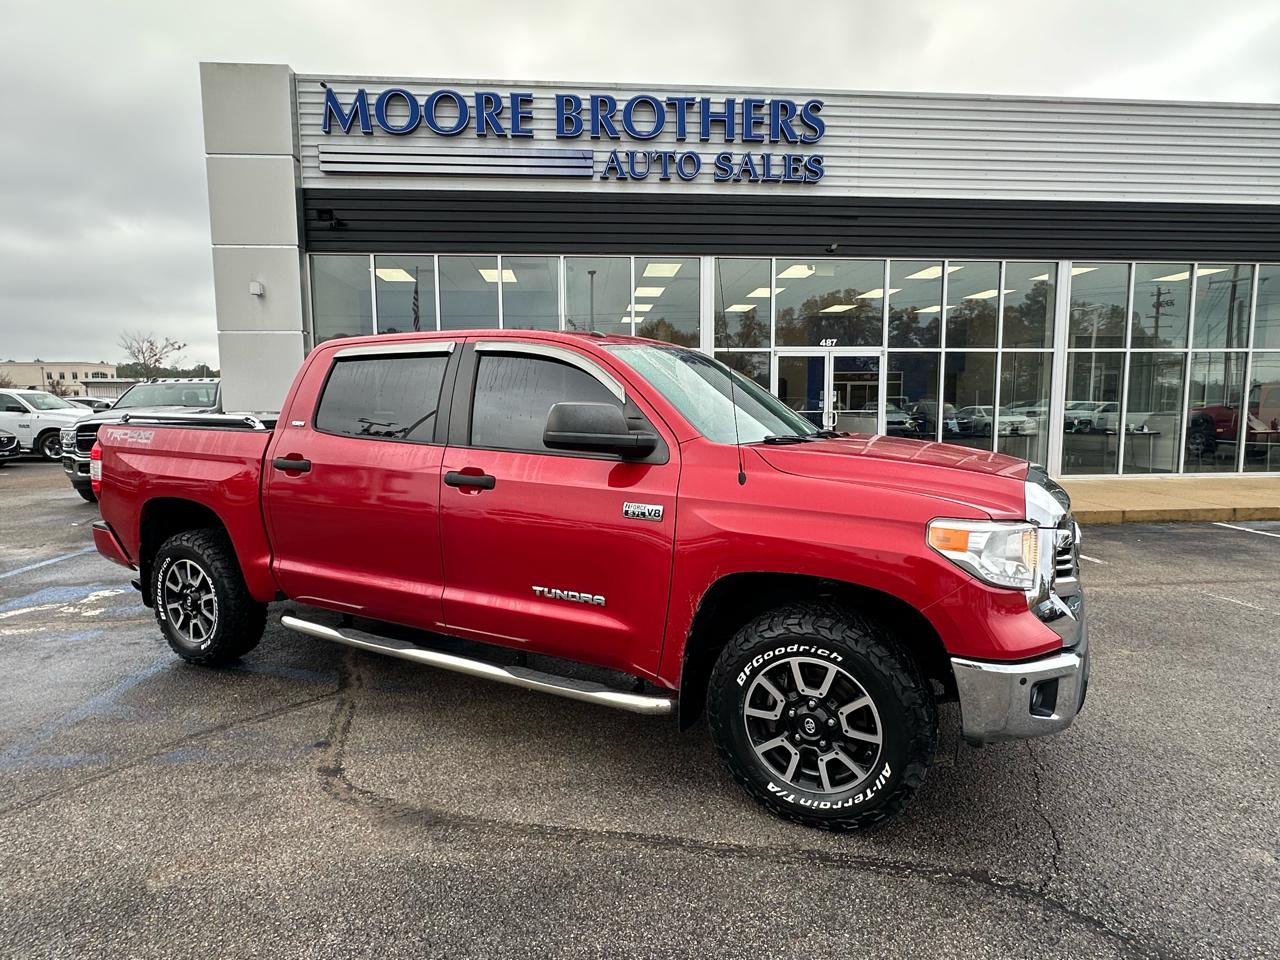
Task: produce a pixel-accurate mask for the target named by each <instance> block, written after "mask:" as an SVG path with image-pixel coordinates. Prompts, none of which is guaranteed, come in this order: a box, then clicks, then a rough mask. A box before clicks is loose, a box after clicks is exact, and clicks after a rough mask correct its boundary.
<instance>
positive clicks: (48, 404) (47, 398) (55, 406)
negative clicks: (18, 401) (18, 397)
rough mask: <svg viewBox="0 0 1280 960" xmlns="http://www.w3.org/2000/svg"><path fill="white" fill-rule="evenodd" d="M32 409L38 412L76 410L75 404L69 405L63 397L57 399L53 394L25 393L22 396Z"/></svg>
mask: <svg viewBox="0 0 1280 960" xmlns="http://www.w3.org/2000/svg"><path fill="white" fill-rule="evenodd" d="M22 397H23V399H24V400H26V401H27V403H28V404H30V405H31V406H32V407H34V408H35V409H37V410H67V409H71V410H74V409H76V405H75V404H74V403H67V401H66V400H63V399H62V398H61V397H55V396H54V395H53V394H52V393H25V394H23V395H22Z"/></svg>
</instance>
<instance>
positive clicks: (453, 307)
mask: <svg viewBox="0 0 1280 960" xmlns="http://www.w3.org/2000/svg"><path fill="white" fill-rule="evenodd" d="M497 326H498V258H497V257H441V258H440V329H441V330H470V329H472V328H479V329H488V328H495V327H497Z"/></svg>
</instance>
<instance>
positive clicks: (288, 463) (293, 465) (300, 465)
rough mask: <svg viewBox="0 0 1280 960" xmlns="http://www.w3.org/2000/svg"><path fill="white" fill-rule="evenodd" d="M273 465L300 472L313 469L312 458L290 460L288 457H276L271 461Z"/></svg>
mask: <svg viewBox="0 0 1280 960" xmlns="http://www.w3.org/2000/svg"><path fill="white" fill-rule="evenodd" d="M271 465H272V466H273V467H275V468H276V469H277V470H297V471H298V472H299V473H307V472H308V471H310V470H311V461H310V460H290V459H289V458H288V457H276V458H275V459H274V460H272V461H271Z"/></svg>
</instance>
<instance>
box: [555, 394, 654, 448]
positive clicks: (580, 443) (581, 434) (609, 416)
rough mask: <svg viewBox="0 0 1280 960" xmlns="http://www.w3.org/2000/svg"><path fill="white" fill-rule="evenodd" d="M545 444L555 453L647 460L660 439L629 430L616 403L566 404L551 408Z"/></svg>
mask: <svg viewBox="0 0 1280 960" xmlns="http://www.w3.org/2000/svg"><path fill="white" fill-rule="evenodd" d="M542 442H543V443H544V444H546V445H547V446H548V447H550V448H551V449H553V450H588V451H592V452H595V453H616V454H619V455H620V456H624V457H647V456H648V455H649V454H651V453H653V451H654V450H656V449H657V447H658V437H657V436H656V435H655V434H652V433H648V432H640V431H632V430H628V429H627V419H626V417H624V416H623V415H622V411H621V410H619V409H618V408H617V407H615V406H614V405H613V404H612V403H586V402H576V401H565V402H564V403H557V404H554V405H553V406H552V407H551V410H550V412H549V413H548V414H547V427H546V429H545V430H544V431H543V432H542Z"/></svg>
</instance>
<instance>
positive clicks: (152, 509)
mask: <svg viewBox="0 0 1280 960" xmlns="http://www.w3.org/2000/svg"><path fill="white" fill-rule="evenodd" d="M206 528H218V529H221V530H226V529H227V525H226V524H225V523H223V522H222V518H221V517H219V516H218V514H217V513H216V512H214V511H213V510H212V509H211V508H210V507H208V506H206V505H205V504H203V503H198V502H197V501H195V500H185V499H183V498H181V497H155V498H153V499H151V500H148V501H147V502H146V503H145V504H143V507H142V519H141V521H140V523H139V528H138V532H139V539H138V573H139V576H138V580H139V582H140V583H141V584H142V602H143V603H145V604H146V605H147V606H148V607H149V606H151V605H152V603H153V602H154V599H155V598H154V597H153V596H152V594H151V567H152V564H153V563H154V561H155V556H156V554H157V553H158V552H159V551H160V547H161V546H162V545H163V544H164V542H165V541H166V540H168V539H169V538H170V537H172V536H175V535H177V534H179V533H185V532H186V531H188V530H202V529H206ZM228 536H229V534H228ZM233 549H234V544H233Z"/></svg>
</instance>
